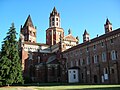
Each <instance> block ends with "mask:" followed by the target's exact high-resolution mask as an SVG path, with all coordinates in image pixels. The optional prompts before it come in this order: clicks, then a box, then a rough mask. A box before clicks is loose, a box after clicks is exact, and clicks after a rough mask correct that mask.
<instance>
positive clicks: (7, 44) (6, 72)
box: [0, 23, 23, 85]
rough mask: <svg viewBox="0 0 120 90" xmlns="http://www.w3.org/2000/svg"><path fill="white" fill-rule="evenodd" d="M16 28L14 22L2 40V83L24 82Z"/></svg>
mask: <svg viewBox="0 0 120 90" xmlns="http://www.w3.org/2000/svg"><path fill="white" fill-rule="evenodd" d="M16 35H17V33H16V29H15V27H14V23H12V25H11V27H10V29H9V30H8V32H7V35H6V37H5V38H4V40H3V42H2V49H1V58H0V85H11V84H13V83H23V77H22V67H21V60H20V57H19V52H18V42H17V41H16V39H17V37H16Z"/></svg>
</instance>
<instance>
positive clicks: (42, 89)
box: [0, 84, 120, 90]
mask: <svg viewBox="0 0 120 90" xmlns="http://www.w3.org/2000/svg"><path fill="white" fill-rule="evenodd" d="M26 87H27V88H31V90H120V85H60V84H59V85H58V84H56V85H55V84H54V85H52V84H50V85H45V84H42V85H41V84H40V86H38V84H37V85H35V86H34V85H32V86H29V85H28V86H27V85H25V86H10V87H2V88H0V90H18V88H26ZM20 90H22V89H20ZM27 90H29V89H27Z"/></svg>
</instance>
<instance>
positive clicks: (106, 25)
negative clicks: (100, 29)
mask: <svg viewBox="0 0 120 90" xmlns="http://www.w3.org/2000/svg"><path fill="white" fill-rule="evenodd" d="M104 28H105V33H109V32H111V31H112V23H110V21H109V20H108V18H107V19H106V23H105V24H104Z"/></svg>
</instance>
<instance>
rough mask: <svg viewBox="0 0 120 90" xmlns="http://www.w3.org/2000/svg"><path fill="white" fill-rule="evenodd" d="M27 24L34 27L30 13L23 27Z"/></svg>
mask: <svg viewBox="0 0 120 90" xmlns="http://www.w3.org/2000/svg"><path fill="white" fill-rule="evenodd" d="M27 26H31V27H34V25H33V23H32V19H31V17H30V15H28V18H27V20H26V21H25V24H24V26H23V27H27Z"/></svg>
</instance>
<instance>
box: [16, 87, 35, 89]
mask: <svg viewBox="0 0 120 90" xmlns="http://www.w3.org/2000/svg"><path fill="white" fill-rule="evenodd" d="M17 90H33V88H27V87H19V88H17Z"/></svg>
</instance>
